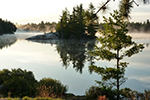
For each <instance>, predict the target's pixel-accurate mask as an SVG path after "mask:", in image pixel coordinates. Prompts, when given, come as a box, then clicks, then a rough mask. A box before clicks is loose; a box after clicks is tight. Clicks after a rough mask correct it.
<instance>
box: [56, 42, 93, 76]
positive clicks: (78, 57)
mask: <svg viewBox="0 0 150 100" xmlns="http://www.w3.org/2000/svg"><path fill="white" fill-rule="evenodd" d="M94 46H95V40H60V42H59V43H58V45H57V46H56V49H57V51H58V54H59V55H60V57H61V59H62V63H63V66H65V67H66V68H67V67H68V66H69V65H70V63H72V65H73V68H75V70H76V71H77V72H80V73H82V69H83V67H84V64H85V62H86V60H87V61H90V63H91V64H92V63H93V61H92V57H91V56H90V55H89V54H88V51H89V50H92V49H93V47H94Z"/></svg>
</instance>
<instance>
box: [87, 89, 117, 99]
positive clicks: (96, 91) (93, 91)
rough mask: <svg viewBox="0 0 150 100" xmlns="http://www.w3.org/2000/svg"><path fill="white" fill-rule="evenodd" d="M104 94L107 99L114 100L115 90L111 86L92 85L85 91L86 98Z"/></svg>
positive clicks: (95, 97) (94, 97)
mask: <svg viewBox="0 0 150 100" xmlns="http://www.w3.org/2000/svg"><path fill="white" fill-rule="evenodd" d="M104 95H105V96H106V97H107V98H109V100H115V91H113V90H112V89H111V88H106V87H97V86H92V87H90V88H89V90H87V91H86V98H87V100H96V99H97V98H99V97H102V96H104Z"/></svg>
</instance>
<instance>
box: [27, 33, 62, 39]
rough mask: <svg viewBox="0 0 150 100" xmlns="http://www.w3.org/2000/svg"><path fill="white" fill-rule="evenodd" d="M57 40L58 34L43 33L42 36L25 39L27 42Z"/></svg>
mask: <svg viewBox="0 0 150 100" xmlns="http://www.w3.org/2000/svg"><path fill="white" fill-rule="evenodd" d="M58 38H59V33H58V32H55V33H45V34H43V35H36V36H33V37H29V38H27V40H50V39H58Z"/></svg>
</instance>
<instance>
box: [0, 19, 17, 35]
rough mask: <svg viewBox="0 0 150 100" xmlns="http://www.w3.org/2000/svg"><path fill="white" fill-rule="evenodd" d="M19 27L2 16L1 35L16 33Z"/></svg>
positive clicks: (0, 20) (0, 21) (0, 22)
mask: <svg viewBox="0 0 150 100" xmlns="http://www.w3.org/2000/svg"><path fill="white" fill-rule="evenodd" d="M16 30H17V27H16V26H15V25H14V24H13V23H12V22H10V21H7V20H2V19H1V18H0V35H3V34H14V32H16Z"/></svg>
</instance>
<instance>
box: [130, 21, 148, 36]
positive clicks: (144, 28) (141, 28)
mask: <svg viewBox="0 0 150 100" xmlns="http://www.w3.org/2000/svg"><path fill="white" fill-rule="evenodd" d="M128 28H129V31H130V32H147V33H148V32H150V21H149V19H147V20H146V21H144V22H143V23H142V22H131V23H129V26H128Z"/></svg>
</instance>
